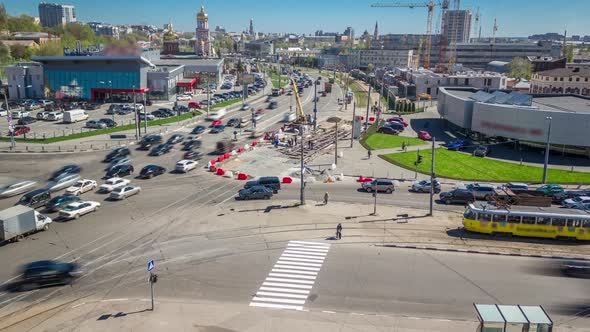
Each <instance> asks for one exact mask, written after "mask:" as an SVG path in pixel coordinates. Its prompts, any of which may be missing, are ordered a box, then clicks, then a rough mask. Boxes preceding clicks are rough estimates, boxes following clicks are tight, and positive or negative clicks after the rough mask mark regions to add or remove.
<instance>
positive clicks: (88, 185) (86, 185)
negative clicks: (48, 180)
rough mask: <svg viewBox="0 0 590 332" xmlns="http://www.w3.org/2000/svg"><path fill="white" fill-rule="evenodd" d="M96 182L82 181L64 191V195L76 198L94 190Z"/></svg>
mask: <svg viewBox="0 0 590 332" xmlns="http://www.w3.org/2000/svg"><path fill="white" fill-rule="evenodd" d="M96 186H97V185H96V181H94V180H88V179H83V180H79V181H78V182H76V183H75V184H74V185H72V186H70V187H69V188H67V189H66V195H74V196H78V195H80V194H83V193H85V192H87V191H91V190H93V189H95V188H96Z"/></svg>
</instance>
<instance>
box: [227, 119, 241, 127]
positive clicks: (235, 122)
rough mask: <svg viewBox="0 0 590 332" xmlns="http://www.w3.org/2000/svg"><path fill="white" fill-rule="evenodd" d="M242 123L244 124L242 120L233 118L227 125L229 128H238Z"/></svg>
mask: <svg viewBox="0 0 590 332" xmlns="http://www.w3.org/2000/svg"><path fill="white" fill-rule="evenodd" d="M240 122H242V118H231V119H229V121H227V125H226V126H228V127H236V126H238V125H239V124H240Z"/></svg>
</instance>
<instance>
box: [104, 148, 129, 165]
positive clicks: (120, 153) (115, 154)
mask: <svg viewBox="0 0 590 332" xmlns="http://www.w3.org/2000/svg"><path fill="white" fill-rule="evenodd" d="M129 155H131V151H130V150H129V148H128V147H125V146H124V147H120V148H116V149H114V150H113V151H111V152H109V154H107V156H106V157H105V158H104V162H107V163H110V162H112V161H113V160H115V159H119V158H121V157H125V156H129Z"/></svg>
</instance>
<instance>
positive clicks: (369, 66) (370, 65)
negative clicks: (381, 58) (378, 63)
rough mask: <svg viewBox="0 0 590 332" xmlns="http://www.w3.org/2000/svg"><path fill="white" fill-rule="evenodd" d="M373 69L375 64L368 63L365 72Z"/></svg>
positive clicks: (370, 71)
mask: <svg viewBox="0 0 590 332" xmlns="http://www.w3.org/2000/svg"><path fill="white" fill-rule="evenodd" d="M374 69H375V65H374V64H372V63H369V64H368V65H367V72H368V73H372V72H373V70H374Z"/></svg>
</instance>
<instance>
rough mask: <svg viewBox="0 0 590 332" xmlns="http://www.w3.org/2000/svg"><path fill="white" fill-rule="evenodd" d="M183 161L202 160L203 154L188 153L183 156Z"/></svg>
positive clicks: (196, 152) (197, 152)
mask: <svg viewBox="0 0 590 332" xmlns="http://www.w3.org/2000/svg"><path fill="white" fill-rule="evenodd" d="M182 158H183V159H190V160H201V158H203V154H202V153H201V152H199V151H187V152H186V153H185V154H184V155H183V156H182Z"/></svg>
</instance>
